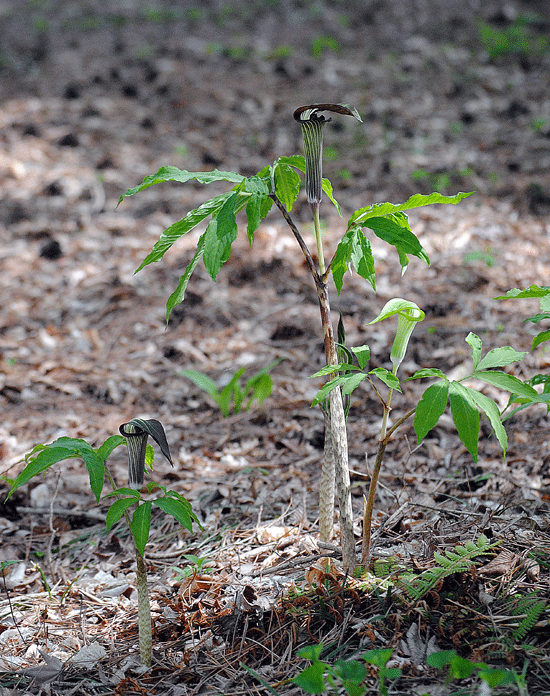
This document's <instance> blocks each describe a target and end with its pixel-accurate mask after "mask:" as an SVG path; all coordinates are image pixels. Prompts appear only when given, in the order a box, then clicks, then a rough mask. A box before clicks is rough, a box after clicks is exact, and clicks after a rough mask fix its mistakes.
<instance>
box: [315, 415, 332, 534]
mask: <svg viewBox="0 0 550 696" xmlns="http://www.w3.org/2000/svg"><path fill="white" fill-rule="evenodd" d="M335 481H336V477H335V472H334V445H333V443H332V429H331V427H330V413H328V412H325V449H324V453H323V466H322V468H321V487H320V491H319V536H320V539H321V541H327V542H330V540H331V539H332V534H333V531H334V495H335Z"/></svg>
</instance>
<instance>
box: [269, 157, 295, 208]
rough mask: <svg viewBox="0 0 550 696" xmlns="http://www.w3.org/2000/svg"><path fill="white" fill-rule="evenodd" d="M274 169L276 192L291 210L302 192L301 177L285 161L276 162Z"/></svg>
mask: <svg viewBox="0 0 550 696" xmlns="http://www.w3.org/2000/svg"><path fill="white" fill-rule="evenodd" d="M274 170H275V171H274V179H275V194H276V195H277V198H278V199H279V200H280V201H281V203H282V204H283V205H284V206H285V208H286V209H287V210H288V212H290V211H291V210H292V206H293V205H294V203H295V201H296V199H297V198H298V194H299V193H300V177H299V176H298V174H297V173H296V172H295V171H294V169H292V167H291V166H290V165H288V164H285V163H284V162H280V161H278V162H276V163H275V167H274Z"/></svg>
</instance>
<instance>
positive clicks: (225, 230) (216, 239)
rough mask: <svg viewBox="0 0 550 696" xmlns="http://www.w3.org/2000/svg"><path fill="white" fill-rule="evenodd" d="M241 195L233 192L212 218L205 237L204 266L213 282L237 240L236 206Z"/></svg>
mask: <svg viewBox="0 0 550 696" xmlns="http://www.w3.org/2000/svg"><path fill="white" fill-rule="evenodd" d="M238 196H239V194H238V193H237V192H233V193H232V194H231V195H230V196H229V198H228V199H227V200H226V201H225V202H224V204H223V205H222V207H221V208H220V209H219V211H218V212H217V213H216V214H215V215H214V216H213V217H212V220H211V221H210V224H209V225H208V227H207V228H206V232H205V235H204V256H203V258H204V265H205V266H206V270H207V271H208V272H209V273H210V277H211V278H212V280H216V276H217V275H218V273H219V271H220V269H221V267H222V266H223V264H224V263H225V262H226V261H227V259H228V258H229V255H230V254H231V245H232V244H233V242H234V241H235V239H237V232H238V229H237V221H236V219H235V205H236V203H237V198H238Z"/></svg>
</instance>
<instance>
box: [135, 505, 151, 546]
mask: <svg viewBox="0 0 550 696" xmlns="http://www.w3.org/2000/svg"><path fill="white" fill-rule="evenodd" d="M151 506H152V503H151V501H150V500H148V501H146V502H145V503H142V504H141V505H139V506H138V507H137V509H136V511H135V512H134V515H133V517H132V522H131V524H130V529H131V531H132V536H133V537H134V542H135V544H136V548H137V550H138V552H139V554H140V555H141V556H143V554H144V553H145V547H146V546H147V542H148V541H149V530H150V528H151Z"/></svg>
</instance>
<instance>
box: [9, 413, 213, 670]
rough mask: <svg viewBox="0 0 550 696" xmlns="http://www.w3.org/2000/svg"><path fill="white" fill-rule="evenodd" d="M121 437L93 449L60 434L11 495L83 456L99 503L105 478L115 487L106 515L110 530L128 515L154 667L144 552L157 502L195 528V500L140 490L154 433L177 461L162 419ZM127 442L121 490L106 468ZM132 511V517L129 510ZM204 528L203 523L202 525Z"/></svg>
mask: <svg viewBox="0 0 550 696" xmlns="http://www.w3.org/2000/svg"><path fill="white" fill-rule="evenodd" d="M120 432H121V435H113V436H111V437H109V438H107V440H105V442H104V443H103V444H102V445H101V446H100V447H97V448H93V447H91V445H89V444H88V443H87V442H86V441H85V440H81V439H76V438H69V437H60V438H58V439H57V440H55V441H54V442H52V443H50V444H48V445H37V446H36V447H35V448H34V449H33V450H32V452H30V453H29V454H28V455H27V456H26V457H25V461H26V466H25V468H24V469H23V470H22V471H21V472H20V473H19V475H18V476H17V478H16V479H15V481H14V482H13V485H12V487H11V490H10V492H9V495H8V498H10V496H12V495H13V493H14V492H15V491H16V490H17V489H18V488H20V487H21V486H22V485H24V484H25V483H28V482H29V481H30V480H31V479H33V478H34V477H36V476H38V475H40V474H43V473H44V472H45V471H47V470H48V469H49V468H50V467H51V466H53V465H54V464H57V463H58V462H61V461H64V460H66V459H82V460H83V461H84V463H85V465H86V469H87V470H88V475H89V479H90V488H91V489H92V492H93V494H94V495H95V498H96V502H98V503H99V501H100V498H101V494H102V491H103V485H104V482H105V478H106V477H107V479H108V480H109V482H110V484H111V487H112V488H113V490H112V491H111V492H110V493H107V494H106V495H105V498H109V497H115V498H116V500H115V502H114V503H112V505H111V506H110V508H109V510H108V511H107V514H106V517H105V523H106V526H107V530H110V529H111V528H112V527H113V525H114V524H115V523H117V522H118V521H119V520H120V519H121V518H122V517H124V518H125V520H126V522H127V524H128V528H129V530H130V535H131V537H132V540H133V544H134V547H135V552H136V566H137V573H136V583H137V593H138V633H139V648H140V659H141V662H142V664H144V665H145V666H147V667H150V666H151V659H152V627H151V609H150V604H149V592H148V589H147V570H146V566H145V560H144V553H145V547H146V545H147V542H148V540H149V531H150V527H151V510H152V506H153V505H155V506H156V507H158V508H160V509H161V510H162V511H163V512H164V513H165V514H167V515H171V516H172V517H174V518H175V519H176V520H177V521H178V522H179V523H180V524H181V525H182V526H183V527H185V528H186V529H188V530H189V531H192V528H193V521H194V522H196V523H198V520H197V518H196V516H195V515H194V514H193V511H192V510H191V505H190V503H189V502H188V501H187V500H186V499H185V498H184V497H183V496H182V495H180V494H179V493H177V492H176V491H171V490H167V489H166V488H165V487H164V486H161V485H159V484H156V483H153V482H151V483H149V484H147V493H146V494H145V495H143V494H142V492H141V491H140V490H139V489H140V488H142V486H143V483H144V472H145V468H146V467H148V468H149V469H152V467H153V459H154V451H153V448H152V447H151V446H150V445H149V444H148V442H147V439H148V437H149V436H150V437H152V438H153V439H154V440H155V442H156V443H157V444H158V445H159V447H160V449H161V451H162V453H163V455H164V456H165V457H166V458H167V459H168V461H169V462H170V463H172V459H171V457H170V450H169V447H168V442H167V440H166V435H165V432H164V428H163V427H162V424H161V423H160V422H159V421H157V420H144V419H142V418H133V419H132V420H131V421H129V422H128V423H124V424H122V425H121V426H120ZM123 444H127V445H128V479H129V486H130V487H129V488H118V487H117V486H116V484H115V481H114V479H113V477H112V475H111V473H110V471H109V469H108V468H107V466H106V464H107V459H108V457H109V456H110V455H111V453H112V452H113V450H114V449H115V448H116V447H119V446H120V445H123ZM153 489H160V490H161V491H162V495H161V496H159V497H156V498H154V499H150V498H149V495H150V494H151V492H152V490H153ZM132 510H133V512H132V514H131V516H130V512H131V511H132ZM199 526H200V525H199Z"/></svg>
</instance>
